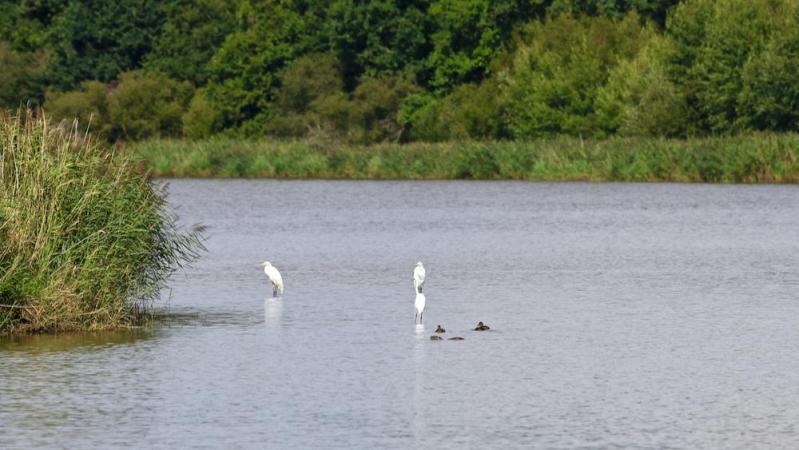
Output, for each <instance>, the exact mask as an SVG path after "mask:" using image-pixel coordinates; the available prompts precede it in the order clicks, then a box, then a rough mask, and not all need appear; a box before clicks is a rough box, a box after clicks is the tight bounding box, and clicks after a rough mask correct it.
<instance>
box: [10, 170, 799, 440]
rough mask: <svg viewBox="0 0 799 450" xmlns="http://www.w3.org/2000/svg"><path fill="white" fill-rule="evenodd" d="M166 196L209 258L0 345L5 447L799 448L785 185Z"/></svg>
mask: <svg viewBox="0 0 799 450" xmlns="http://www.w3.org/2000/svg"><path fill="white" fill-rule="evenodd" d="M170 192H171V195H170V202H171V204H172V205H173V207H174V208H175V209H176V210H177V213H178V214H179V216H180V217H181V220H182V222H183V223H186V224H193V223H203V224H205V225H207V226H208V227H209V229H208V231H207V237H208V240H207V246H208V249H209V252H208V253H207V255H206V256H205V257H204V258H203V259H202V260H201V261H199V262H198V263H197V264H196V265H195V266H194V267H193V268H191V269H189V270H187V271H185V272H183V273H180V274H178V275H177V276H176V277H175V279H174V281H173V282H172V283H171V285H170V290H168V291H166V292H164V301H163V302H162V304H161V306H162V310H163V311H164V312H166V317H165V318H164V319H163V321H162V323H161V324H160V325H159V326H156V327H154V328H153V329H151V330H147V331H141V332H137V333H102V334H75V335H67V336H59V337H52V336H36V337H29V338H18V339H14V340H8V339H6V340H4V341H0V448H16V447H20V448H21V447H24V448H29V447H38V446H47V447H58V448H81V449H92V448H96V449H105V448H110V447H134V448H174V447H200V448H202V447H205V448H311V447H317V448H318V447H323V448H366V449H371V448H481V447H482V448H502V447H511V448H614V447H615V448H745V449H752V448H768V449H773V448H797V447H799V264H797V262H798V261H799V229H798V228H797V226H798V225H799V188H797V187H794V186H709V185H670V184H643V185H642V184H580V183H567V184H541V183H516V182H342V181H274V180H262V181H244V180H241V181H230V180H228V181H222V180H175V181H172V182H171V186H170ZM265 259H268V260H270V261H272V262H273V263H274V265H275V266H276V267H278V268H279V269H280V270H281V272H282V274H283V278H284V280H285V284H286V292H285V295H284V297H283V298H282V299H279V300H273V299H271V298H269V297H270V296H271V286H269V285H268V282H267V280H266V278H265V277H264V275H263V273H262V272H261V269H260V268H259V267H258V263H259V262H261V261H263V260H265ZM417 260H422V261H424V263H425V266H426V268H427V282H426V284H425V294H426V296H427V311H426V312H425V316H424V326H423V327H417V326H416V325H415V324H414V320H413V315H414V311H413V299H414V293H413V284H412V277H411V272H412V270H413V266H414V264H415V263H416V261H417ZM477 321H484V322H486V323H487V324H488V325H490V326H491V330H490V331H488V332H475V331H471V328H473V327H474V326H475V324H476V322H477ZM437 324H441V325H442V326H444V327H445V328H446V329H447V333H446V334H445V335H444V336H445V337H450V336H462V337H464V338H465V340H463V341H447V340H445V341H440V342H434V341H431V340H430V339H429V338H430V336H431V334H433V330H434V329H435V327H436V325H437Z"/></svg>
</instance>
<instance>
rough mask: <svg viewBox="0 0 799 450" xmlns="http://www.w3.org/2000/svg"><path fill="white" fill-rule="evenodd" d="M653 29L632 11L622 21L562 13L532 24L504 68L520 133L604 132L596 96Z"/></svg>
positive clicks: (512, 124) (513, 123)
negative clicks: (524, 41)
mask: <svg viewBox="0 0 799 450" xmlns="http://www.w3.org/2000/svg"><path fill="white" fill-rule="evenodd" d="M651 33H652V31H651V30H649V29H647V28H646V27H642V26H641V25H640V22H639V19H638V16H637V15H635V14H630V15H628V16H625V18H624V19H623V20H621V21H613V20H611V19H608V18H605V17H596V18H581V19H575V18H573V17H571V16H567V15H562V16H558V17H556V18H554V19H551V20H547V21H545V22H542V23H538V22H534V23H532V24H531V26H530V29H529V30H528V35H529V43H525V44H522V45H520V47H519V49H518V50H517V51H516V53H515V54H514V57H513V61H512V64H511V66H510V68H509V69H508V71H507V72H506V73H502V74H499V76H498V78H499V80H501V82H502V87H503V91H504V95H506V98H507V99H508V100H507V101H508V105H509V111H510V112H509V115H510V119H509V124H508V126H509V129H510V131H511V133H512V135H513V136H514V137H517V138H530V137H539V136H547V135H555V134H570V135H600V134H602V126H601V125H602V124H600V123H599V121H598V118H597V106H596V104H595V103H596V98H597V93H598V91H599V89H600V88H601V87H602V86H603V85H604V84H605V83H606V82H607V79H608V75H609V72H610V70H611V69H612V68H613V67H615V66H616V65H617V64H619V62H620V61H625V60H630V59H632V58H634V57H635V55H636V54H637V53H638V50H639V47H640V46H641V43H642V42H645V41H646V38H647V36H648V35H649V34H651Z"/></svg>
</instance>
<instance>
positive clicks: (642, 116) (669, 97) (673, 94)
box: [597, 35, 689, 137]
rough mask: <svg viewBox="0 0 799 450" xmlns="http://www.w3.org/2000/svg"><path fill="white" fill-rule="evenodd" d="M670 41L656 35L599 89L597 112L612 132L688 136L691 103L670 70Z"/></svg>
mask: <svg viewBox="0 0 799 450" xmlns="http://www.w3.org/2000/svg"><path fill="white" fill-rule="evenodd" d="M671 50H672V49H671V46H670V41H668V40H667V39H664V38H662V37H660V36H657V35H653V36H651V37H650V38H649V40H648V42H647V43H646V44H645V45H644V48H642V49H641V51H640V52H639V53H638V55H636V57H635V58H634V59H632V60H625V61H621V62H620V63H619V64H618V65H617V66H616V67H615V68H614V69H613V70H612V71H611V73H610V75H609V77H608V82H607V84H606V85H604V86H602V87H601V88H600V89H599V91H598V92H597V115H598V119H599V123H600V125H601V127H602V128H603V130H604V131H605V132H606V133H608V134H613V133H617V132H618V133H621V134H623V135H628V136H631V135H632V136H659V137H676V136H684V135H685V134H686V133H687V131H688V128H689V124H688V123H687V121H686V118H687V116H688V105H687V103H686V98H685V94H684V92H683V91H682V90H681V89H680V87H679V86H677V85H676V84H675V83H673V82H672V81H671V80H670V79H669V77H668V75H667V73H666V58H667V55H668V53H669V52H670V51H671Z"/></svg>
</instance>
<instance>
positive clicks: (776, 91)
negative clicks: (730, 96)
mask: <svg viewBox="0 0 799 450" xmlns="http://www.w3.org/2000/svg"><path fill="white" fill-rule="evenodd" d="M780 13H781V14H780V15H779V16H778V18H775V20H773V21H772V24H771V26H772V27H774V28H773V29H772V30H770V31H771V33H772V34H773V37H772V38H771V40H770V41H769V42H768V43H767V44H766V46H765V48H764V49H763V50H762V51H759V52H757V53H755V54H753V55H752V57H750V58H749V59H748V60H747V61H746V62H745V63H744V65H743V70H742V73H741V83H742V85H743V88H742V91H741V92H740V93H739V95H738V98H737V108H736V112H737V114H738V115H739V116H740V124H741V125H743V126H744V127H746V128H752V129H756V130H776V131H797V130H799V82H798V81H799V80H798V79H797V72H796V70H797V67H799V4H797V3H794V4H791V5H789V7H788V8H786V9H784V10H782V11H780Z"/></svg>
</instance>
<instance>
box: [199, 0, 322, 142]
mask: <svg viewBox="0 0 799 450" xmlns="http://www.w3.org/2000/svg"><path fill="white" fill-rule="evenodd" d="M290 6H291V4H290V2H289V1H286V2H279V1H275V2H271V1H269V2H264V3H256V2H251V1H246V0H244V1H242V2H241V4H240V6H239V8H240V9H239V18H240V23H239V25H238V27H237V30H236V31H234V32H233V33H231V34H229V35H228V36H227V38H226V40H225V43H224V44H223V45H222V47H220V49H219V51H217V53H216V54H215V55H214V58H213V59H212V61H211V64H210V66H209V69H210V71H211V77H210V80H209V83H208V97H209V98H210V99H211V101H212V103H213V104H214V106H215V107H217V108H218V109H219V112H220V116H221V118H222V124H223V126H224V127H225V128H234V129H238V130H239V131H241V132H242V133H244V134H258V133H261V132H263V130H264V125H265V124H266V122H267V121H268V119H269V118H270V117H271V116H272V111H271V108H270V107H271V102H272V100H273V99H274V94H275V90H276V89H277V87H278V86H279V78H278V76H277V74H278V72H279V71H280V70H281V69H283V68H284V67H285V66H286V64H288V63H289V62H290V61H292V60H293V59H294V58H296V57H297V56H299V55H301V54H303V53H305V52H306V51H308V50H310V49H311V44H310V43H309V42H308V29H309V27H316V23H315V22H314V21H312V20H310V18H306V17H304V16H303V15H302V14H301V13H300V12H299V11H297V10H293V9H291V8H290ZM306 19H308V20H307V21H306Z"/></svg>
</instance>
